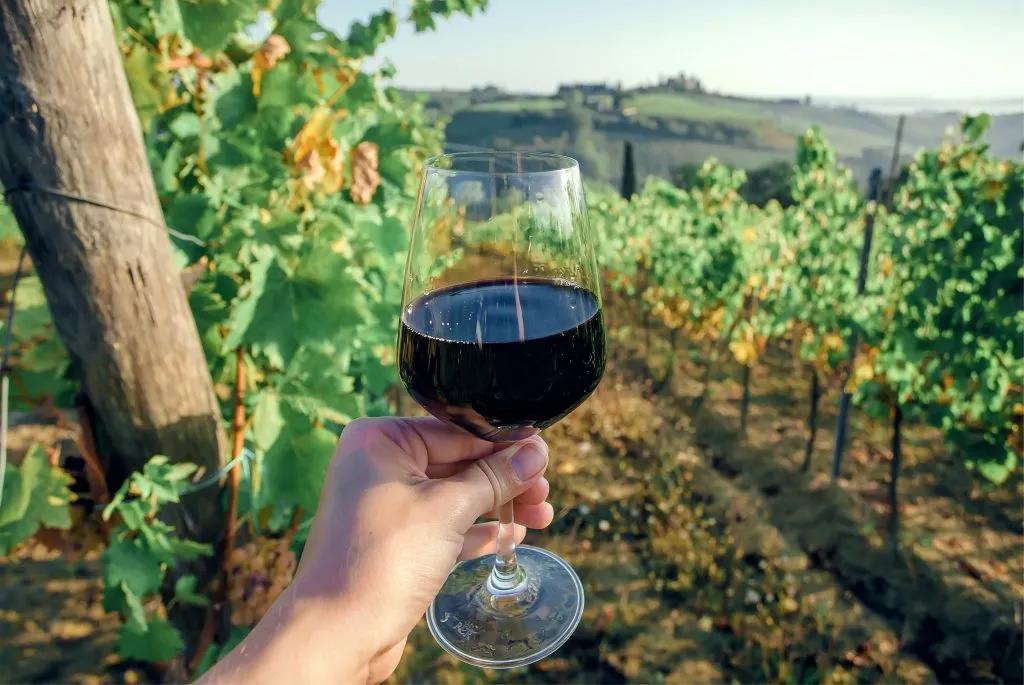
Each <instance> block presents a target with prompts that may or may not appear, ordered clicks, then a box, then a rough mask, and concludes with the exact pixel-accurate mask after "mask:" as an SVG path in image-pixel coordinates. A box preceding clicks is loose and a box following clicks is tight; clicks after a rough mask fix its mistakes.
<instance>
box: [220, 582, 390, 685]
mask: <svg viewBox="0 0 1024 685" xmlns="http://www.w3.org/2000/svg"><path fill="white" fill-rule="evenodd" d="M358 616H359V614H358V612H357V611H356V610H355V609H354V607H348V606H344V605H338V604H337V603H335V602H331V601H321V600H316V599H299V598H296V596H295V594H294V592H292V588H291V587H289V588H288V589H287V590H285V592H283V593H282V594H281V596H280V597H278V599H277V601H276V602H274V604H273V605H272V606H271V607H270V610H269V611H268V612H267V613H266V615H265V616H264V617H263V618H262V619H261V620H260V622H259V623H258V624H257V625H256V627H254V628H253V630H252V632H251V633H249V635H248V636H246V638H245V639H244V640H243V641H242V642H241V643H240V644H239V645H238V646H237V647H235V648H234V649H233V650H232V651H231V653H230V654H228V656H226V657H225V658H224V659H223V660H221V661H220V662H219V663H218V664H217V665H216V666H215V667H214V668H213V669H211V670H210V671H209V672H208V673H207V674H206V675H205V676H204V677H203V678H202V680H201V681H200V682H202V683H206V684H208V685H213V684H214V683H224V684H225V685H226V684H228V683H243V682H244V683H247V684H248V683H252V684H254V685H255V684H261V683H267V684H268V685H271V684H272V685H278V684H279V683H284V682H302V683H354V682H365V681H366V674H367V673H368V668H369V663H370V660H371V659H372V658H373V656H374V655H375V654H376V652H377V651H378V650H377V649H376V648H375V647H374V646H373V645H372V644H370V641H369V640H368V639H367V637H368V636H367V634H366V632H365V631H363V630H361V629H360V627H359V618H358Z"/></svg>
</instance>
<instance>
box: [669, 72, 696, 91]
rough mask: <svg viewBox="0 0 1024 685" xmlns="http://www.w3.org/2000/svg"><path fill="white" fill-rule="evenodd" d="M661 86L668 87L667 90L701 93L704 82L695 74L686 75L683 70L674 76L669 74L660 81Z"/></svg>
mask: <svg viewBox="0 0 1024 685" xmlns="http://www.w3.org/2000/svg"><path fill="white" fill-rule="evenodd" d="M661 86H662V87H663V88H668V89H669V90H675V91H679V92H683V93H685V92H693V93H703V92H704V84H702V83H701V82H700V79H699V78H697V77H696V76H687V75H686V74H685V73H683V72H679V74H677V75H676V76H669V77H668V78H667V79H665V80H664V81H662V83H661Z"/></svg>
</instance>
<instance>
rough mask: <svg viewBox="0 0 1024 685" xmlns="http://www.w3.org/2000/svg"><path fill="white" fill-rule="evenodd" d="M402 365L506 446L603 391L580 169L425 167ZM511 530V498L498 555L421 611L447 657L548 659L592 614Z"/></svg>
mask: <svg viewBox="0 0 1024 685" xmlns="http://www.w3.org/2000/svg"><path fill="white" fill-rule="evenodd" d="M398 365H399V373H400V375H401V377H402V381H403V383H404V384H405V387H406V389H407V390H408V391H409V393H410V394H411V395H412V396H413V398H415V399H416V401H417V402H419V403H420V404H421V405H422V406H423V407H424V408H425V409H426V410H427V411H429V412H430V413H431V414H433V415H434V416H436V417H438V418H440V419H443V420H445V421H450V422H451V423H453V424H455V425H458V426H460V427H462V428H463V429H465V430H467V431H469V432H471V433H473V434H475V435H477V436H479V437H481V438H484V439H486V440H490V441H492V442H496V443H503V442H512V441H516V440H521V439H523V438H526V437H529V436H531V435H535V434H537V433H538V432H540V431H541V430H542V429H544V428H547V427H548V426H550V425H552V424H553V423H555V422H556V421H558V420H559V419H561V418H562V417H564V416H565V415H566V414H568V413H569V412H570V411H572V410H573V409H575V408H576V407H577V406H579V405H580V404H581V403H582V402H583V401H584V400H585V399H586V398H587V396H589V395H590V393H592V392H593V391H594V389H595V388H596V387H597V384H598V382H599V381H600V380H601V375H602V374H603V373H604V366H605V333H604V317H603V314H602V309H601V295H600V290H599V287H598V271H597V262H596V258H595V251H594V244H593V236H592V235H591V231H590V224H589V221H588V219H587V210H586V203H585V201H584V197H583V185H582V183H581V181H580V173H579V164H578V163H577V162H576V160H574V159H571V158H569V157H563V156H561V155H554V154H542V153H519V152H507V153H505V152H494V153H490V152H487V153H459V154H451V155H443V156H440V157H435V158H433V159H430V160H428V161H427V162H426V166H425V170H424V173H423V178H422V183H421V185H420V192H419V199H418V201H417V209H416V218H415V222H414V225H413V230H412V241H411V245H410V247H409V257H408V263H407V268H406V276H405V289H404V293H403V303H402V321H401V327H400V333H399V339H398ZM512 523H513V506H512V504H511V503H509V504H507V505H505V506H503V507H501V509H500V516H499V530H498V542H497V550H496V553H495V554H491V555H487V556H484V557H481V558H478V559H474V560H470V561H464V562H462V563H460V564H458V565H457V566H456V567H455V568H454V570H453V571H452V573H451V575H450V576H449V577H448V580H447V581H446V582H445V585H444V587H442V588H441V591H440V593H438V595H437V597H436V598H435V599H434V601H433V603H432V604H431V606H430V609H429V610H428V612H427V625H428V626H429V627H430V632H431V634H433V636H434V638H435V639H436V640H437V641H438V642H439V643H440V644H441V646H442V647H443V648H444V649H446V650H447V651H448V652H450V653H451V654H453V655H455V656H456V657H458V658H460V659H462V660H463V661H466V662H468V663H471V664H475V665H477V666H482V667H487V668H512V667H516V666H524V665H526V664H530V663H533V662H535V661H538V660H540V659H543V658H544V657H546V656H548V655H549V654H551V653H552V652H554V651H555V650H556V649H558V648H559V647H560V646H561V645H562V644H563V643H564V642H565V641H566V640H567V639H568V638H569V636H570V635H572V632H573V630H575V628H576V626H577V625H578V623H579V621H580V617H581V616H582V614H583V585H582V583H581V582H580V579H579V577H578V576H577V575H576V572H575V571H573V569H572V567H570V566H569V565H568V564H567V563H566V562H565V561H563V560H562V559H560V558H559V557H558V556H556V555H554V554H552V553H551V552H548V551H545V550H543V549H540V548H538V547H532V546H528V545H519V546H518V547H517V546H516V545H515V542H514V539H513V529H512Z"/></svg>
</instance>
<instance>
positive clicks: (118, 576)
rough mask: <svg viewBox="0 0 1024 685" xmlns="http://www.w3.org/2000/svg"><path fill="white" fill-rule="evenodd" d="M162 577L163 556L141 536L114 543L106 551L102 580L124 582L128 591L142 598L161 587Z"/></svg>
mask: <svg viewBox="0 0 1024 685" xmlns="http://www.w3.org/2000/svg"><path fill="white" fill-rule="evenodd" d="M163 578H164V571H163V564H162V562H161V561H160V558H159V557H158V556H157V555H155V554H153V552H151V551H150V549H149V548H148V546H147V545H145V544H143V543H142V542H141V541H140V540H139V538H135V539H132V540H127V539H122V540H119V541H117V542H114V543H111V545H110V547H108V548H107V549H106V551H104V552H103V581H104V583H105V584H106V585H108V586H113V587H116V586H119V585H121V583H124V584H125V586H126V588H127V592H130V593H132V594H135V595H137V596H139V597H143V596H145V595H148V594H150V593H152V592H156V591H157V590H159V589H160V583H161V582H163Z"/></svg>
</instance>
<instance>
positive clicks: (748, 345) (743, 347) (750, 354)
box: [729, 340, 757, 366]
mask: <svg viewBox="0 0 1024 685" xmlns="http://www.w3.org/2000/svg"><path fill="white" fill-rule="evenodd" d="M729 351H730V352H732V356H733V357H735V358H736V361H737V362H739V363H740V364H742V365H744V366H747V365H748V364H752V363H753V362H754V360H755V359H757V347H756V346H755V345H754V343H752V342H750V341H749V340H734V341H732V342H731V343H729Z"/></svg>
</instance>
